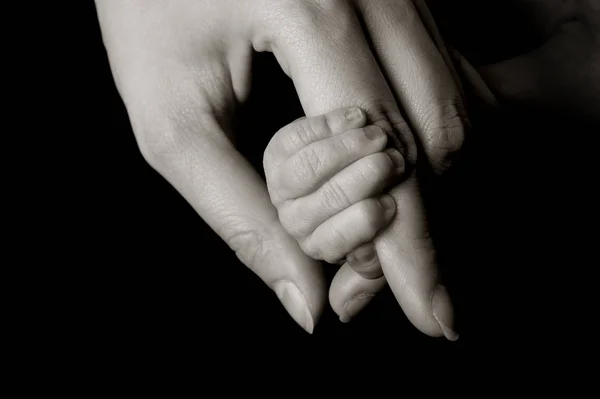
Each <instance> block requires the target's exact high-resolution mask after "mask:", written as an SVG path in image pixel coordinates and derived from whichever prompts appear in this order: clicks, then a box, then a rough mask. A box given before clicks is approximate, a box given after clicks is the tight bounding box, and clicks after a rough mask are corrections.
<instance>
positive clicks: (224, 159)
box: [96, 0, 463, 339]
mask: <svg viewBox="0 0 600 399" xmlns="http://www.w3.org/2000/svg"><path fill="white" fill-rule="evenodd" d="M416 3H417V4H419V5H420V7H417V6H416V5H415V2H413V1H410V0H379V1H376V2H374V1H370V0H348V1H342V0H306V1H298V0H261V1H252V2H249V1H242V0H203V1H199V0H193V1H192V0H177V1H170V2H162V1H149V0H131V1H127V2H125V1H120V0H97V1H96V5H97V10H98V15H99V19H100V23H101V27H102V32H103V38H104V42H105V46H106V48H107V51H108V54H109V58H110V62H111V68H112V71H113V75H114V77H115V81H116V84H117V87H118V89H119V92H120V94H121V96H122V98H123V100H124V102H125V105H126V107H127V110H128V113H129V116H130V120H131V123H132V126H133V130H134V132H135V135H136V138H137V140H138V144H139V147H140V149H141V151H142V153H143V155H144V157H145V158H146V159H147V161H148V162H149V164H150V165H151V166H152V167H154V168H155V169H156V170H157V171H158V172H159V173H160V174H161V175H162V176H163V177H165V179H167V180H168V181H169V182H170V183H171V184H172V185H173V186H174V187H175V188H176V189H177V190H178V191H179V192H180V193H181V194H182V195H183V196H184V197H185V198H186V199H187V201H188V202H189V203H190V204H191V205H192V206H193V207H194V208H195V209H196V210H197V212H198V213H199V214H200V216H201V217H202V218H203V219H204V220H205V221H206V222H207V223H208V224H209V225H210V226H211V227H212V228H213V229H214V230H215V231H216V232H217V234H219V235H220V236H221V237H222V238H223V239H224V240H225V241H226V242H227V243H228V244H229V245H230V247H231V248H232V249H233V250H235V251H236V253H237V255H238V257H239V258H240V259H241V261H242V262H243V263H244V264H246V265H247V266H248V267H249V268H251V269H252V270H253V271H254V272H255V273H256V274H257V275H258V276H260V277H261V278H262V279H263V280H264V281H265V282H266V283H267V284H268V285H269V286H270V287H271V288H273V289H274V290H275V292H277V294H278V296H279V298H280V299H281V300H282V302H283V304H284V306H285V307H286V309H287V310H288V312H289V313H290V314H291V315H292V317H294V319H295V320H296V321H297V322H298V323H299V324H300V325H302V326H303V327H304V328H305V329H306V330H307V331H309V332H310V331H312V329H313V326H314V323H315V321H316V320H317V318H318V317H319V314H320V313H321V311H322V309H323V305H324V303H325V298H326V288H325V286H324V283H323V278H322V275H321V272H320V269H319V264H318V263H317V262H316V261H314V260H312V259H310V258H308V257H307V256H306V255H304V254H303V253H302V251H301V250H300V248H299V247H298V245H297V243H296V242H295V241H294V240H293V239H292V238H291V237H290V236H288V235H287V234H285V233H284V231H283V229H282V227H281V225H280V223H279V222H278V218H277V212H276V211H275V208H274V207H273V205H272V204H271V203H270V202H269V197H268V194H267V191H266V188H265V184H264V182H263V181H262V180H261V179H260V177H259V175H258V174H257V173H256V172H255V171H253V170H252V168H251V167H250V166H249V164H248V163H247V162H246V160H244V159H243V157H242V156H241V155H240V154H239V153H238V152H237V151H236V150H235V147H234V145H233V143H232V138H233V137H234V132H233V129H232V123H231V122H232V118H233V113H232V111H233V109H234V107H235V105H236V104H237V103H238V102H241V101H244V99H245V98H246V96H247V94H248V92H249V82H250V74H251V71H250V65H251V64H250V62H251V55H252V50H253V49H254V50H257V51H272V52H273V53H274V55H275V56H276V58H277V59H278V61H279V63H280V65H281V67H282V68H283V70H284V71H285V72H286V73H287V74H288V75H289V76H290V77H291V78H292V80H293V81H294V84H295V87H296V90H297V92H298V95H299V98H300V101H301V103H302V105H303V108H304V110H305V113H306V114H307V116H309V117H310V116H316V115H319V114H324V113H327V112H328V111H331V110H333V109H337V108H342V107H347V106H359V107H360V108H362V109H363V110H365V111H366V114H367V117H368V119H369V122H370V123H372V124H376V125H378V126H380V127H381V128H382V129H384V130H385V131H386V132H387V133H388V134H389V135H390V137H391V138H392V140H394V142H395V146H396V147H397V148H399V149H400V150H401V152H402V153H403V155H404V157H405V160H406V162H407V166H408V167H410V166H412V168H411V172H410V173H409V174H408V178H407V179H406V180H405V181H404V182H403V183H402V184H400V185H399V186H397V187H396V188H394V189H393V190H392V191H391V192H390V194H391V195H392V196H393V197H394V200H395V202H396V204H397V210H396V216H395V219H394V220H393V221H392V223H391V225H390V227H389V228H388V229H387V230H385V231H384V232H383V233H382V234H381V235H380V236H379V237H378V238H377V239H376V241H375V244H376V249H377V253H378V255H379V258H380V261H381V266H382V268H383V272H384V273H385V276H386V277H387V281H388V283H389V285H390V287H391V288H392V290H393V292H394V294H395V296H396V298H397V299H398V301H399V303H400V305H401V307H402V309H403V310H404V312H405V313H406V315H407V316H408V318H409V319H410V320H411V322H412V323H413V324H414V325H415V326H416V327H417V328H419V329H420V330H421V331H423V332H424V333H426V334H429V335H431V336H441V335H442V334H445V335H446V336H447V337H449V338H452V339H454V338H455V334H454V333H453V332H452V330H451V328H452V323H453V312H452V305H451V302H450V299H449V298H448V294H447V292H446V290H445V288H444V287H443V286H442V285H440V284H439V278H438V273H437V269H436V264H435V257H434V249H433V246H432V243H431V240H430V237H429V236H428V230H427V225H426V222H425V215H424V210H423V205H422V201H421V198H420V194H419V189H418V185H417V179H416V174H415V168H414V166H415V164H416V159H417V145H416V143H417V142H420V143H421V144H422V146H423V148H424V155H425V157H424V158H423V161H425V160H427V161H428V162H430V163H431V165H432V166H433V168H434V170H435V171H437V172H441V171H443V170H444V169H445V168H446V167H447V165H448V164H449V159H450V155H451V154H452V153H453V152H455V151H456V150H458V149H459V148H460V146H461V144H462V141H463V119H462V113H461V109H462V107H461V97H460V93H459V90H458V88H457V85H456V83H455V80H454V79H453V75H452V73H451V70H450V69H449V68H448V65H447V62H446V61H445V59H447V57H444V56H445V55H446V54H445V52H443V51H440V50H438V47H437V46H436V44H434V41H433V40H432V39H431V36H430V34H429V32H428V31H427V29H426V28H425V26H424V25H423V23H422V21H421V17H420V16H419V13H420V12H421V13H422V12H425V11H426V10H425V8H424V7H422V6H423V4H422V2H421V1H417V2H416ZM434 37H435V35H434ZM398 104H400V105H401V106H402V109H403V111H404V115H405V116H406V117H407V119H408V120H406V119H405V118H404V116H403V114H402V113H401V111H400V108H399V106H398ZM409 123H410V126H411V127H412V128H413V132H414V133H415V136H416V137H413V135H412V133H411V132H410V130H409V128H408V126H409ZM235 133H237V134H249V132H235ZM415 138H416V140H415ZM383 284H384V280H383V278H380V279H376V280H368V279H365V278H363V277H361V276H360V275H358V274H356V273H355V272H354V271H353V270H352V269H351V268H350V267H348V266H347V265H344V266H343V267H342V268H341V269H340V271H339V273H338V275H337V276H336V278H335V279H334V283H333V285H332V287H331V290H330V301H331V304H332V306H333V308H334V310H335V311H336V312H337V313H338V314H340V315H342V317H346V318H347V317H350V316H351V315H352V314H354V313H356V312H357V311H358V310H359V309H360V308H361V307H362V306H364V304H366V302H367V301H366V300H364V299H365V298H366V299H368V298H370V296H371V295H372V294H373V293H374V292H376V291H377V290H378V289H380V288H381V287H382V286H383Z"/></svg>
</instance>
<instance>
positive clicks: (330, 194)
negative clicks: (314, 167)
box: [321, 180, 352, 209]
mask: <svg viewBox="0 0 600 399" xmlns="http://www.w3.org/2000/svg"><path fill="white" fill-rule="evenodd" d="M322 188H323V189H322V192H321V206H322V207H323V208H324V209H345V208H347V207H349V206H350V205H351V204H352V201H351V200H350V198H349V197H348V194H346V192H345V190H344V189H343V188H342V187H341V186H340V184H339V183H337V182H336V181H335V180H329V181H327V182H326V183H325V184H323V186H322Z"/></svg>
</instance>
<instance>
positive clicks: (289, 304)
mask: <svg viewBox="0 0 600 399" xmlns="http://www.w3.org/2000/svg"><path fill="white" fill-rule="evenodd" d="M273 291H275V293H276V294H277V297H278V298H279V300H280V301H281V303H282V304H283V307H285V310H287V312H288V313H289V315H290V316H292V318H293V319H294V320H295V321H296V323H298V324H299V325H300V326H301V327H302V328H304V329H305V330H306V332H308V333H309V334H312V333H313V329H314V326H315V325H314V322H313V318H312V315H311V314H310V311H309V310H308V305H307V304H306V300H305V299H304V295H302V293H301V292H300V290H299V289H298V287H296V285H294V284H293V283H292V282H290V281H286V280H280V281H278V282H276V283H275V284H274V285H273Z"/></svg>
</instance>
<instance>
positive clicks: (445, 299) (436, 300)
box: [431, 284, 458, 341]
mask: <svg viewBox="0 0 600 399" xmlns="http://www.w3.org/2000/svg"><path fill="white" fill-rule="evenodd" d="M431 311H432V313H433V317H434V318H435V320H436V321H437V322H438V324H439V326H440V329H441V331H442V333H443V334H444V336H445V337H446V338H447V339H448V340H449V341H456V340H458V333H457V332H456V331H455V327H454V309H453V307H452V302H451V301H450V296H449V295H448V290H447V289H446V287H445V286H443V285H441V284H438V285H437V286H436V287H435V289H434V290H433V294H432V296H431Z"/></svg>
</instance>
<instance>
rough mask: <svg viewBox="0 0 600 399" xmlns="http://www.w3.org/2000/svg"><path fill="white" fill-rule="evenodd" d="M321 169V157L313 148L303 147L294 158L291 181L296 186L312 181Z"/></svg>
mask: <svg viewBox="0 0 600 399" xmlns="http://www.w3.org/2000/svg"><path fill="white" fill-rule="evenodd" d="M322 169H323V162H322V160H321V155H320V154H319V153H318V152H317V151H316V150H315V149H314V148H311V147H305V148H303V149H302V150H301V151H300V152H298V153H297V154H296V156H295V157H294V161H293V166H292V173H293V176H292V178H293V181H295V182H296V183H298V184H305V183H307V182H310V181H313V180H315V179H316V178H317V177H318V176H319V174H320V172H321V170H322Z"/></svg>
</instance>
